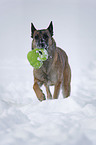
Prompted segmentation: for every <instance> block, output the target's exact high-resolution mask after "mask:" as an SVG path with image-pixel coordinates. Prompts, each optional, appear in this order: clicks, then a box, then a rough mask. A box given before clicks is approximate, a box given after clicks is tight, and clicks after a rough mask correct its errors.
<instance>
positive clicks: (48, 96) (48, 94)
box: [44, 84, 52, 99]
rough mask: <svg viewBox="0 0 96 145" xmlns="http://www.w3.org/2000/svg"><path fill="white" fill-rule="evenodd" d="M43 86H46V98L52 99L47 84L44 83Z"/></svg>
mask: <svg viewBox="0 0 96 145" xmlns="http://www.w3.org/2000/svg"><path fill="white" fill-rule="evenodd" d="M44 86H45V88H46V92H47V99H52V95H51V92H50V89H49V86H47V85H46V84H44Z"/></svg>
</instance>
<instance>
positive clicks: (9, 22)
mask: <svg viewBox="0 0 96 145" xmlns="http://www.w3.org/2000/svg"><path fill="white" fill-rule="evenodd" d="M51 20H52V21H53V25H54V38H55V41H56V43H57V45H58V46H59V47H61V48H62V49H64V50H65V51H66V52H67V54H68V56H69V59H70V61H71V63H72V64H73V65H76V63H77V64H79V63H80V64H81V63H84V62H90V61H91V59H92V58H93V57H94V58H95V56H96V0H0V46H1V48H0V60H2V59H15V58H18V59H25V58H26V55H27V53H28V51H30V49H31V37H30V35H31V32H30V23H31V22H33V23H34V25H35V27H36V28H37V29H44V28H47V27H48V25H49V23H50V21H51Z"/></svg>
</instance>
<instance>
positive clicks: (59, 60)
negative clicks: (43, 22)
mask: <svg viewBox="0 0 96 145" xmlns="http://www.w3.org/2000/svg"><path fill="white" fill-rule="evenodd" d="M52 36H53V24H52V21H51V23H50V25H49V27H48V28H47V29H42V30H37V29H36V28H35V27H34V25H33V23H31V38H33V40H32V50H33V49H35V48H44V49H46V50H47V52H48V59H47V60H46V61H44V62H43V65H42V66H41V68H39V69H34V70H33V74H34V85H33V89H34V91H35V93H36V95H37V98H38V99H39V100H40V101H43V100H45V99H46V98H45V95H44V94H43V92H42V90H41V89H40V87H41V86H42V85H44V86H45V87H46V92H47V98H48V99H52V98H53V99H57V98H58V96H59V92H60V87H61V88H62V92H63V97H64V98H66V97H68V96H70V82H71V70H70V66H69V63H68V56H67V54H66V53H65V51H64V50H62V49H61V48H59V47H57V46H56V42H55V40H54V39H53V37H52ZM52 85H54V86H55V87H54V94H53V97H52V95H51V92H50V89H49V86H52Z"/></svg>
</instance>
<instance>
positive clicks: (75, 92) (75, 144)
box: [0, 60, 96, 145]
mask: <svg viewBox="0 0 96 145" xmlns="http://www.w3.org/2000/svg"><path fill="white" fill-rule="evenodd" d="M73 72H75V70H74V71H73ZM77 72H78V73H76V74H74V73H73V74H72V93H71V97H69V98H68V99H63V98H62V94H61V93H60V97H59V99H58V100H46V101H43V102H39V101H38V100H37V98H36V96H35V94H34V92H33V89H32V84H33V76H32V68H31V66H30V65H29V63H27V60H25V61H23V60H19V61H15V60H14V61H13V60H12V61H11V60H10V61H9V60H7V61H0V145H81V144H82V145H96V95H95V92H96V61H93V63H90V64H89V66H86V67H85V68H84V69H82V70H78V71H77ZM43 90H44V88H43ZM51 91H53V88H51Z"/></svg>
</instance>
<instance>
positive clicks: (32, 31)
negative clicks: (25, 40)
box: [31, 23, 36, 38]
mask: <svg viewBox="0 0 96 145" xmlns="http://www.w3.org/2000/svg"><path fill="white" fill-rule="evenodd" d="M35 30H36V28H35V27H34V25H33V23H31V37H32V38H33V34H34V31H35Z"/></svg>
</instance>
